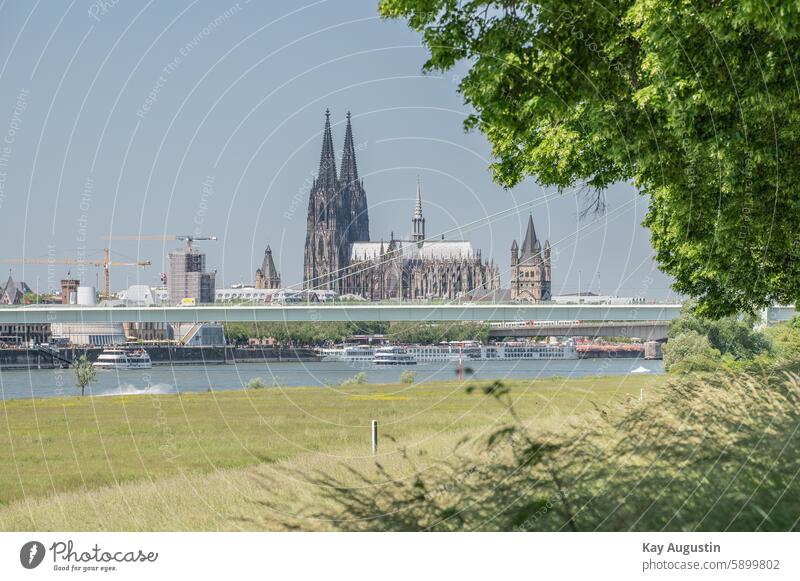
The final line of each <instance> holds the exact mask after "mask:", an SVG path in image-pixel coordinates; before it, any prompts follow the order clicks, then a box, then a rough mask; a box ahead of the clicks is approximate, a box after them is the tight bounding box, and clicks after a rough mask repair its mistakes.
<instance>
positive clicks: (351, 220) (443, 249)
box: [303, 111, 499, 300]
mask: <svg viewBox="0 0 800 581" xmlns="http://www.w3.org/2000/svg"><path fill="white" fill-rule="evenodd" d="M355 153H356V152H355V147H354V144H353V130H352V125H351V119H350V114H349V113H348V114H347V128H346V130H345V141H344V151H343V153H342V167H341V171H340V173H339V174H338V175H337V173H336V159H335V155H334V149H333V139H332V135H331V125H330V112H329V111H326V113H325V128H324V131H323V138H322V153H321V155H320V165H319V173H318V175H317V177H316V179H315V180H314V182H313V184H312V187H311V192H310V194H309V200H308V218H307V222H306V244H305V259H304V270H303V272H304V277H303V280H304V286H305V288H307V289H325V290H333V291H335V292H337V293H339V294H340V295H345V294H354V295H359V296H361V297H364V298H367V299H371V300H387V299H422V298H448V299H455V298H458V297H461V296H466V295H468V294H469V293H471V292H472V291H474V290H478V289H480V290H493V289H497V288H499V269H498V268H497V266H496V265H494V264H493V263H491V262H484V261H483V259H482V257H481V253H480V251H479V250H478V251H474V250H473V249H472V245H471V244H470V243H469V242H468V241H466V240H444V239H441V240H439V239H436V240H432V239H428V238H426V233H425V218H424V216H423V213H422V197H421V190H420V187H419V184H418V185H417V196H416V203H415V207H414V212H413V215H412V219H411V231H412V234H411V237H410V239H408V240H401V239H395V238H394V235H393V234H392V235H391V236H390V238H389V240H388V241H387V242H384V241H383V240H381V241H380V242H372V241H370V234H369V213H368V208H367V195H366V190H365V189H364V182H363V180H362V179H360V178H359V177H358V166H357V164H356V155H355Z"/></svg>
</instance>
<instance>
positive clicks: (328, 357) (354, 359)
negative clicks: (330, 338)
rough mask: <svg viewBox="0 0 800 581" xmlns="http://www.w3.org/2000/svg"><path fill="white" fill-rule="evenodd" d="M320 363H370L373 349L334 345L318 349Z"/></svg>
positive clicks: (361, 346) (373, 355) (360, 346)
mask: <svg viewBox="0 0 800 581" xmlns="http://www.w3.org/2000/svg"><path fill="white" fill-rule="evenodd" d="M319 354H320V358H321V359H322V361H345V362H347V363H372V360H373V358H374V357H375V349H374V348H372V347H370V346H368V345H336V346H334V347H330V348H326V349H320V351H319Z"/></svg>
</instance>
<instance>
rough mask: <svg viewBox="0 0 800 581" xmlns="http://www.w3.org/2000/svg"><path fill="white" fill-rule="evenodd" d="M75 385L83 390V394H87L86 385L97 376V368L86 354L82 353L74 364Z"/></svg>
mask: <svg viewBox="0 0 800 581" xmlns="http://www.w3.org/2000/svg"><path fill="white" fill-rule="evenodd" d="M74 371H75V385H76V386H77V387H78V389H80V390H81V395H86V386H87V385H89V384H90V383H92V382H93V381H94V380H95V379H96V378H97V368H95V367H94V366H93V365H92V364H91V363H90V362H89V360H88V359H87V358H86V355H81V356H80V357H79V358H78V360H77V361H76V362H75V365H74Z"/></svg>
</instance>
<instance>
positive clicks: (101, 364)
mask: <svg viewBox="0 0 800 581" xmlns="http://www.w3.org/2000/svg"><path fill="white" fill-rule="evenodd" d="M92 365H93V366H94V367H97V368H99V369H150V368H151V367H152V366H153V364H152V362H151V361H150V355H148V354H147V351H145V350H144V349H123V348H120V347H110V348H108V349H104V350H103V352H102V353H101V354H100V355H99V357H98V358H97V361H95V362H94V363H92Z"/></svg>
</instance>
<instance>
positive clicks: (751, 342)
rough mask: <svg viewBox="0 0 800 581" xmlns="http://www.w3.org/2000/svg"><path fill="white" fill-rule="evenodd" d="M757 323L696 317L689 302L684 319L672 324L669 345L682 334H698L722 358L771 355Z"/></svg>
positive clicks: (682, 317) (752, 320)
mask: <svg viewBox="0 0 800 581" xmlns="http://www.w3.org/2000/svg"><path fill="white" fill-rule="evenodd" d="M756 322H757V321H756V319H755V317H737V316H733V315H731V316H727V317H722V318H720V319H716V320H714V319H708V318H705V317H702V316H699V315H698V314H697V309H696V308H695V305H694V304H693V303H687V304H686V305H685V306H684V308H683V311H682V313H681V316H680V317H679V318H678V319H676V320H674V321H673V322H672V323H671V324H670V327H669V334H668V336H669V343H672V342H673V341H674V340H675V339H677V338H678V337H680V336H681V335H686V334H687V333H696V334H698V335H701V336H703V337H705V338H707V339H708V341H709V344H710V345H711V346H712V347H713V348H714V349H716V350H717V351H719V353H720V354H722V355H729V356H730V358H732V359H734V360H742V359H752V358H753V357H756V356H758V355H761V354H766V353H769V352H770V350H771V348H772V342H771V341H770V338H769V336H768V335H766V334H765V333H763V332H761V331H759V330H756V329H755V325H756ZM669 343H668V344H669Z"/></svg>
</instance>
